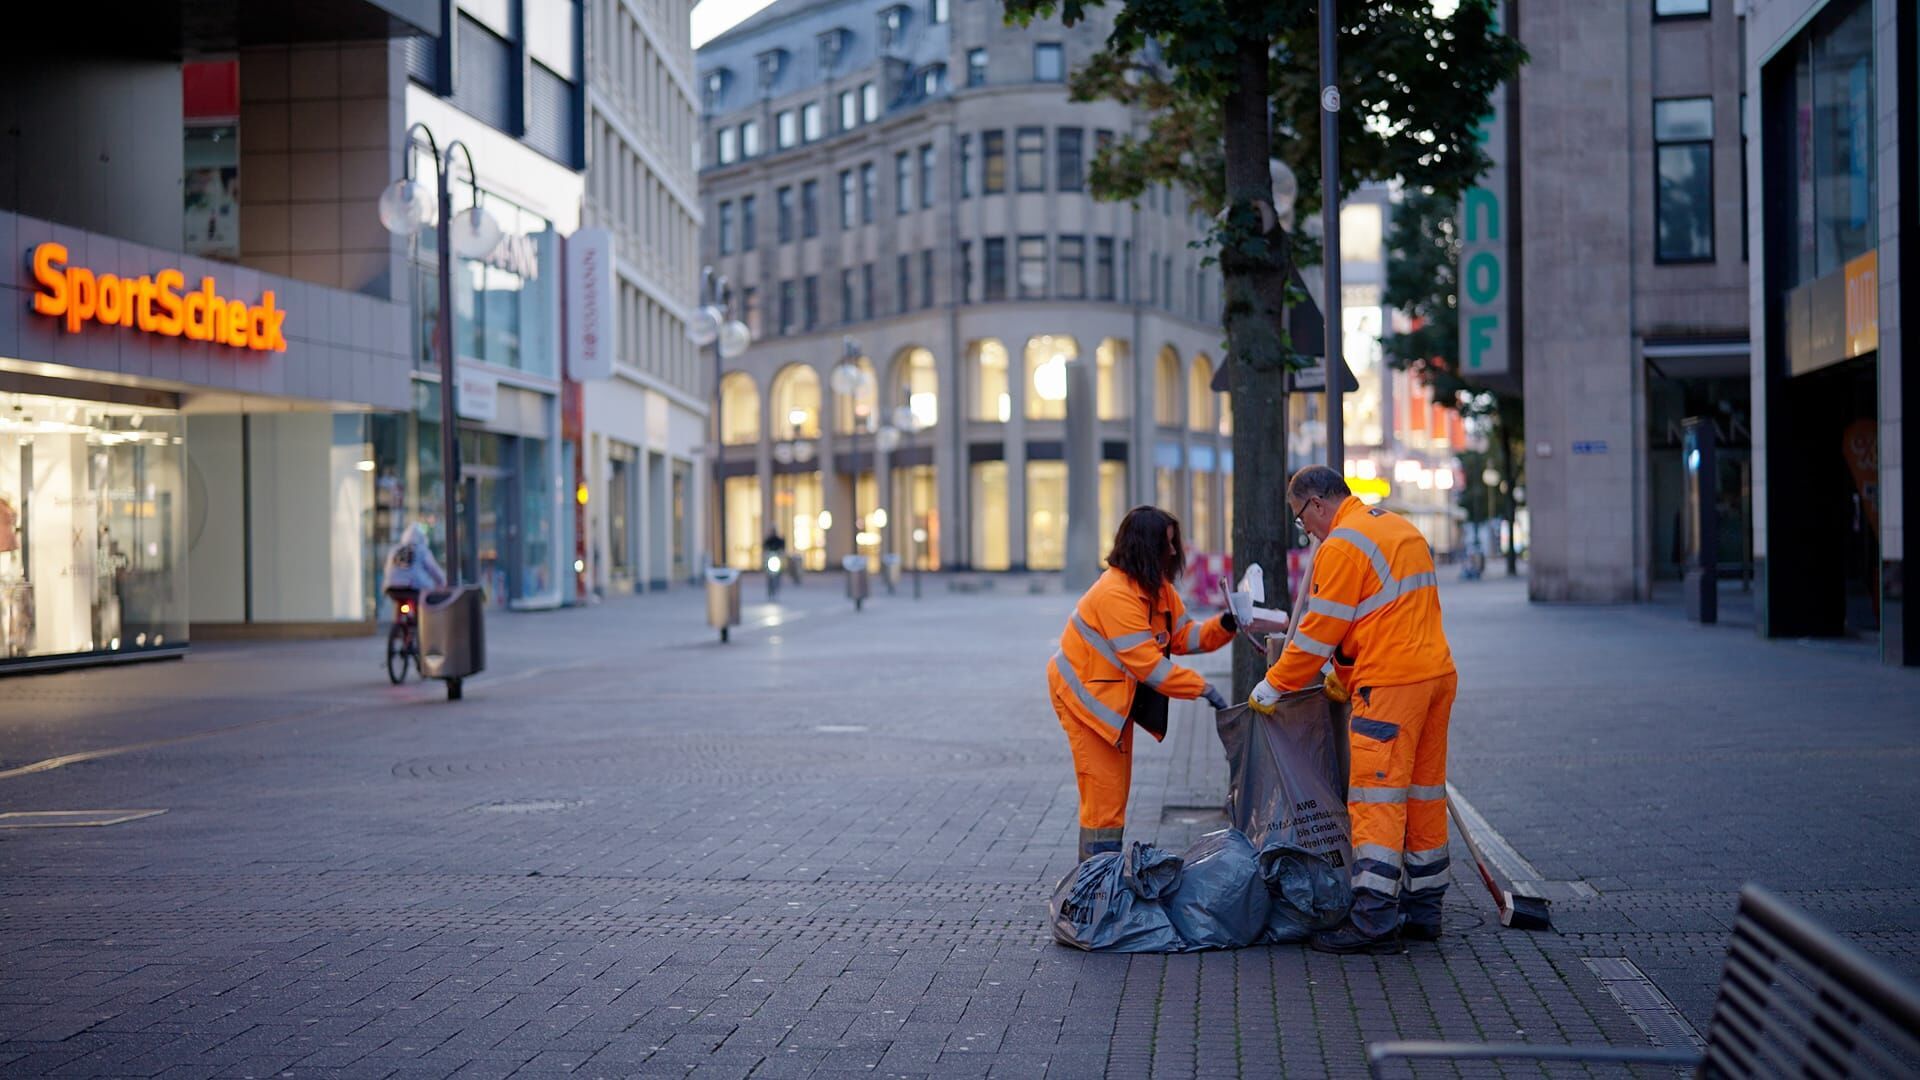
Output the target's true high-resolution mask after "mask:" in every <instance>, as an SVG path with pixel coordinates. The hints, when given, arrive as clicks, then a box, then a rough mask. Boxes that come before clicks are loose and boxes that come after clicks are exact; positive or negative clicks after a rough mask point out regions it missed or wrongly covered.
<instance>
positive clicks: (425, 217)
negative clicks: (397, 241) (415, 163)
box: [379, 179, 440, 236]
mask: <svg viewBox="0 0 1920 1080" xmlns="http://www.w3.org/2000/svg"><path fill="white" fill-rule="evenodd" d="M437 202H438V200H436V199H435V198H434V197H433V192H431V191H428V190H427V185H425V184H422V183H421V182H420V181H418V180H411V179H407V180H395V181H394V182H393V183H391V184H389V185H388V186H387V190H385V191H383V192H381V193H380V203H379V208H380V224H381V225H382V226H384V227H385V228H386V230H387V231H388V232H390V233H393V234H394V235H396V236H412V235H413V234H414V233H417V232H419V231H420V230H421V229H424V228H427V227H428V226H430V225H432V224H433V223H434V221H435V220H436V219H437V218H439V216H440V208H439V206H438V205H436V204H437Z"/></svg>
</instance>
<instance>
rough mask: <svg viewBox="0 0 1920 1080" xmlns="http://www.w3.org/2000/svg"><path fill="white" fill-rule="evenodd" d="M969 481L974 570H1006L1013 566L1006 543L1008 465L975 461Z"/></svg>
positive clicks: (998, 462)
mask: <svg viewBox="0 0 1920 1080" xmlns="http://www.w3.org/2000/svg"><path fill="white" fill-rule="evenodd" d="M970 479H971V490H970V492H969V493H970V494H971V495H972V500H971V502H972V509H973V567H974V569H976V570H1005V569H1008V568H1009V567H1011V566H1012V565H1013V559H1012V552H1011V551H1010V550H1009V547H1008V543H1009V540H1010V538H1011V534H1010V533H1009V532H1008V527H1009V522H1008V517H1009V512H1010V507H1009V506H1008V502H1007V463H1006V462H1004V461H976V462H974V464H973V468H972V475H971V477H970Z"/></svg>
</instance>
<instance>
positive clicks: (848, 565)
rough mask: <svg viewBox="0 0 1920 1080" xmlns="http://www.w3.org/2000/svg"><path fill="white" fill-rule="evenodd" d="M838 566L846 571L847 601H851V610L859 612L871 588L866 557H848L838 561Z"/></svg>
mask: <svg viewBox="0 0 1920 1080" xmlns="http://www.w3.org/2000/svg"><path fill="white" fill-rule="evenodd" d="M840 565H841V566H842V567H843V568H845V569H846V571H847V599H849V600H851V601H853V610H855V611H859V610H860V606H861V605H862V604H864V603H866V600H867V594H868V592H869V591H871V589H872V587H873V586H872V582H871V581H870V580H869V578H870V577H871V575H870V574H869V572H868V570H867V557H866V556H865V555H849V556H847V557H846V558H844V559H842V560H840Z"/></svg>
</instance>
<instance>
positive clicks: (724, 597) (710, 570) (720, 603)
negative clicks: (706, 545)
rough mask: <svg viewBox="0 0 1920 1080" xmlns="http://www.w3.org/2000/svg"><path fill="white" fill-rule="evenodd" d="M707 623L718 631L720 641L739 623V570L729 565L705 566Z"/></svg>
mask: <svg viewBox="0 0 1920 1080" xmlns="http://www.w3.org/2000/svg"><path fill="white" fill-rule="evenodd" d="M707 625H708V626H711V627H713V628H714V629H715V630H718V631H720V640H721V641H725V640H727V631H728V630H729V629H731V628H733V627H736V626H739V625H740V571H738V570H736V569H734V568H733V567H731V566H709V567H707Z"/></svg>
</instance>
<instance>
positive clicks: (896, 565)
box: [880, 551, 900, 596]
mask: <svg viewBox="0 0 1920 1080" xmlns="http://www.w3.org/2000/svg"><path fill="white" fill-rule="evenodd" d="M880 578H881V580H883V581H885V582H886V583H887V595H888V596H892V595H893V590H894V589H896V588H899V587H900V556H898V555H896V554H894V553H893V552H891V551H889V552H887V553H886V554H885V555H882V556H880Z"/></svg>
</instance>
